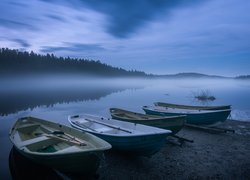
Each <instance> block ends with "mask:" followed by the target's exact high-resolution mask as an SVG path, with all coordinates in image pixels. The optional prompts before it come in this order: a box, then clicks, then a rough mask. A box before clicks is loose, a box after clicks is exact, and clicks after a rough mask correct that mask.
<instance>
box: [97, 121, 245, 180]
mask: <svg viewBox="0 0 250 180" xmlns="http://www.w3.org/2000/svg"><path fill="white" fill-rule="evenodd" d="M219 127H223V128H231V129H233V130H235V133H231V132H228V133H211V132H206V131H201V130H196V129H193V128H188V127H184V128H183V129H182V130H181V131H180V132H179V133H177V135H178V136H181V137H185V138H188V139H192V140H194V142H193V143H189V142H184V143H183V144H182V146H178V145H173V144H171V143H169V142H166V146H165V147H163V148H162V149H161V150H160V151H159V152H158V153H156V154H155V155H153V156H152V157H151V158H146V157H132V156H126V155H123V154H119V153H117V152H114V151H109V152H107V153H106V154H105V160H104V161H102V163H101V166H100V168H99V169H98V171H97V174H98V178H97V179H100V180H101V179H117V178H118V177H119V179H120V180H123V179H250V161H249V159H250V122H243V121H236V120H227V121H225V122H224V123H223V124H221V125H220V126H219Z"/></svg>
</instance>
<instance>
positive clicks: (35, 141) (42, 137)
mask: <svg viewBox="0 0 250 180" xmlns="http://www.w3.org/2000/svg"><path fill="white" fill-rule="evenodd" d="M48 139H50V138H48V137H46V136H39V137H36V138H32V139H29V140H26V141H21V142H20V143H18V146H19V147H24V146H28V145H30V144H34V143H38V142H42V141H46V140H48Z"/></svg>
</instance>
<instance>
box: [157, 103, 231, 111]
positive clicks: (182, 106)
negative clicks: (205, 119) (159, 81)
mask: <svg viewBox="0 0 250 180" xmlns="http://www.w3.org/2000/svg"><path fill="white" fill-rule="evenodd" d="M154 105H155V106H163V107H170V108H180V109H193V110H225V109H231V105H223V106H190V105H181V104H172V103H165V102H155V103H154Z"/></svg>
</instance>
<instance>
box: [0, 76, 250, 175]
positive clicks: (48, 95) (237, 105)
mask: <svg viewBox="0 0 250 180" xmlns="http://www.w3.org/2000/svg"><path fill="white" fill-rule="evenodd" d="M72 79H73V80H72ZM0 82H1V89H0V123H1V126H0V143H1V148H0V167H1V169H0V179H3V177H4V178H5V179H6V178H7V179H8V178H11V175H10V171H9V166H10V167H12V165H13V159H14V160H15V158H10V159H12V161H10V163H9V154H10V151H11V148H12V144H11V143H10V141H9V139H8V131H9V129H10V127H11V125H12V124H13V123H14V121H15V120H16V119H17V118H19V117H22V116H36V117H40V118H43V119H47V120H51V121H55V122H60V123H62V124H66V125H69V124H68V122H67V116H68V115H72V114H80V113H90V114H96V115H102V116H108V117H110V115H109V108H110V107H119V108H125V109H128V110H133V111H138V112H143V111H142V109H141V107H142V106H143V105H152V104H153V102H156V101H163V102H172V103H179V104H192V105H221V104H231V105H232V109H233V110H232V118H233V119H236V120H241V121H250V81H246V80H245V81H242V80H230V79H226V80H224V79H223V80H221V79H219V80H204V79H202V80H200V79H196V80H191V79H185V80H139V79H133V80H132V79H82V78H60V80H58V79H56V78H51V77H50V78H48V77H47V78H46V77H43V78H21V79H16V78H9V79H1V81H0ZM202 90H206V91H208V92H209V93H210V94H211V95H213V96H215V97H216V100H215V101H211V102H200V101H198V100H196V99H194V95H195V94H197V93H199V92H200V91H202ZM11 162H12V163H11ZM17 167H18V166H15V168H14V171H15V170H18V169H17ZM40 169H41V168H40ZM12 170H13V168H12ZM22 171H23V170H22Z"/></svg>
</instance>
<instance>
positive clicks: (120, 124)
mask: <svg viewBox="0 0 250 180" xmlns="http://www.w3.org/2000/svg"><path fill="white" fill-rule="evenodd" d="M68 120H69V122H70V124H71V125H72V126H73V127H75V128H78V129H80V130H82V131H85V132H90V133H92V134H94V135H96V136H98V137H100V138H102V139H104V140H105V141H107V142H109V143H110V144H111V145H112V148H114V149H116V150H119V151H123V152H126V153H131V154H133V155H140V156H151V155H153V154H155V153H156V152H158V151H159V150H160V149H161V148H162V147H163V146H164V145H165V142H166V137H167V136H168V135H170V133H171V131H170V130H165V129H160V128H156V127H151V126H145V125H141V124H136V123H129V122H124V121H118V120H114V119H108V118H104V117H100V116H94V115H87V114H83V115H75V116H69V117H68Z"/></svg>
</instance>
